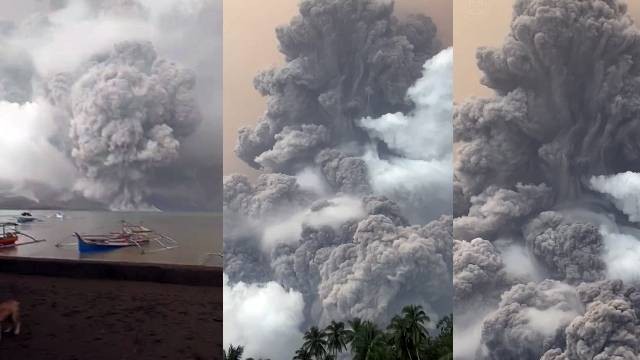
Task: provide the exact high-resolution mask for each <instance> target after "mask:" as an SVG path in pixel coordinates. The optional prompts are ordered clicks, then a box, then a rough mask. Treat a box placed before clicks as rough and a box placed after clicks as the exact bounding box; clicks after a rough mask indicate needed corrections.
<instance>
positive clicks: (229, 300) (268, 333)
mask: <svg viewBox="0 0 640 360" xmlns="http://www.w3.org/2000/svg"><path fill="white" fill-rule="evenodd" d="M223 283H224V292H223V294H224V295H223V315H224V322H223V331H224V340H223V343H224V347H225V348H227V347H228V346H229V345H230V344H233V345H243V346H244V349H245V352H244V354H245V355H246V357H250V356H252V357H255V358H258V357H262V358H271V359H288V358H290V357H291V354H293V353H294V352H295V349H296V348H298V347H299V346H300V342H301V341H302V333H301V332H300V331H299V330H298V328H299V327H300V326H301V324H302V322H303V320H304V317H303V314H302V311H303V309H304V301H303V299H302V294H300V293H299V292H297V291H295V290H288V291H287V290H285V289H284V288H283V287H282V286H280V285H279V284H278V283H276V282H273V281H272V282H268V283H266V284H245V283H243V282H239V283H236V284H233V285H229V277H228V276H227V275H226V274H224V280H223Z"/></svg>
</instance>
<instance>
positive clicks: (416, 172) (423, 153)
mask: <svg viewBox="0 0 640 360" xmlns="http://www.w3.org/2000/svg"><path fill="white" fill-rule="evenodd" d="M452 70H453V48H448V49H445V50H442V51H441V52H440V53H438V54H436V55H435V56H434V57H433V58H431V59H429V60H428V61H427V62H426V63H425V64H424V68H423V72H422V77H421V78H420V79H418V81H416V83H415V84H414V85H413V86H412V87H411V88H409V90H408V91H407V97H408V98H409V99H410V100H411V101H412V102H413V103H414V104H415V109H414V110H413V111H412V112H410V113H408V114H403V113H400V112H398V113H393V114H385V115H383V116H381V117H380V118H377V119H373V118H370V117H367V118H364V119H361V120H360V121H359V122H358V124H359V125H360V126H361V127H362V128H363V129H365V130H366V131H367V132H368V133H369V136H370V137H371V138H373V139H377V140H380V141H383V142H384V143H385V144H386V145H387V147H388V148H389V149H390V150H391V151H392V152H393V155H389V156H384V157H382V156H380V154H378V152H377V151H375V150H374V147H373V146H372V147H370V148H369V149H368V151H367V152H366V153H365V155H364V156H363V160H365V162H366V163H367V166H368V169H369V178H370V179H371V184H372V187H373V190H374V192H375V193H379V194H383V195H386V196H388V197H390V198H391V199H392V200H395V201H397V202H398V204H399V205H400V206H401V208H403V210H404V211H403V213H404V214H405V215H406V216H407V217H408V218H409V220H411V221H413V222H422V223H423V222H425V220H429V219H433V218H434V217H437V216H439V215H440V214H441V213H442V212H443V209H447V208H449V209H450V206H451V205H450V202H451V193H452V185H451V181H452V167H451V162H452V143H453V130H452V127H451V117H452V109H453V101H452V99H453V72H452ZM444 212H445V213H446V212H448V211H446V210H445V211H444Z"/></svg>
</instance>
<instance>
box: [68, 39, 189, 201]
mask: <svg viewBox="0 0 640 360" xmlns="http://www.w3.org/2000/svg"><path fill="white" fill-rule="evenodd" d="M91 63H92V64H91V65H89V67H88V68H87V70H86V71H85V73H84V74H83V75H82V76H81V77H80V78H79V79H78V80H77V81H76V82H75V84H74V85H73V87H72V89H71V97H70V101H71V122H70V126H71V140H72V144H73V149H72V151H71V156H72V157H73V159H74V160H75V162H76V164H77V165H78V168H79V169H80V171H81V172H82V174H83V175H84V176H83V178H82V179H80V180H79V181H78V183H77V184H76V189H77V190H79V191H81V192H82V193H83V194H84V195H85V196H86V197H88V198H93V199H97V200H100V201H102V202H105V203H107V204H109V206H110V208H111V209H112V210H135V209H144V208H152V207H153V206H152V205H150V204H147V203H146V202H145V198H146V197H147V193H146V189H147V182H146V178H147V177H148V176H149V174H152V171H153V169H154V168H155V167H159V166H163V165H166V164H170V163H171V162H173V161H175V160H176V159H177V158H178V153H179V150H180V140H182V139H184V138H185V137H186V136H188V135H189V134H190V133H191V132H193V130H194V129H195V127H196V126H197V125H198V123H199V122H200V121H201V118H200V113H199V111H198V108H197V106H196V103H195V100H194V94H193V88H194V84H195V77H194V75H193V73H192V72H190V71H188V70H185V69H183V68H181V67H179V66H177V65H176V64H174V63H171V62H168V61H166V60H164V59H159V58H158V57H157V55H156V52H155V50H154V48H153V46H152V45H151V43H148V42H125V43H118V44H116V45H115V46H114V50H113V51H112V52H111V53H110V54H108V55H106V56H97V57H95V58H94V60H93V61H91Z"/></svg>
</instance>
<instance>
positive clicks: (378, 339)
mask: <svg viewBox="0 0 640 360" xmlns="http://www.w3.org/2000/svg"><path fill="white" fill-rule="evenodd" d="M349 325H350V326H351V330H350V332H349V335H348V337H347V338H348V339H349V342H350V344H351V353H352V354H353V360H388V359H391V358H392V356H391V354H390V352H389V348H388V346H387V338H386V337H385V334H384V333H383V332H382V331H380V329H378V327H377V326H376V325H375V324H374V323H373V322H371V321H362V320H360V319H357V318H356V319H354V320H352V321H350V322H349Z"/></svg>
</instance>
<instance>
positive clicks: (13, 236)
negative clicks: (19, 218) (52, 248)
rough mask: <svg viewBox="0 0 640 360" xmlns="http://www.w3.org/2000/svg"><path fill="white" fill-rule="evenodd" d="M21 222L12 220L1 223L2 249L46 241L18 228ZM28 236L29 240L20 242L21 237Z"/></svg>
mask: <svg viewBox="0 0 640 360" xmlns="http://www.w3.org/2000/svg"><path fill="white" fill-rule="evenodd" d="M18 226H19V224H17V223H12V222H5V223H0V249H7V248H14V247H16V246H22V245H28V244H35V243H39V242H43V241H45V240H44V239H36V238H34V237H33V236H31V235H29V234H26V233H24V232H22V231H19V230H18ZM21 236H23V237H26V238H27V239H29V240H27V241H23V242H18V241H19V240H20V237H21Z"/></svg>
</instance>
